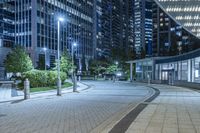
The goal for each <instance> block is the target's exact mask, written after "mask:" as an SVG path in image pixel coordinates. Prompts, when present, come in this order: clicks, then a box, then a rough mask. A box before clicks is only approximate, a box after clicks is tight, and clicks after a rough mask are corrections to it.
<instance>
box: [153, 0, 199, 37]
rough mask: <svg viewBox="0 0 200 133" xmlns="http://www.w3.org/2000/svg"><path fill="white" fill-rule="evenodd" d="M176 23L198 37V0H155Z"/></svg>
mask: <svg viewBox="0 0 200 133" xmlns="http://www.w3.org/2000/svg"><path fill="white" fill-rule="evenodd" d="M156 2H157V3H158V4H160V6H161V7H162V8H163V9H164V10H165V11H166V12H167V13H169V14H170V15H171V16H172V17H173V18H174V19H175V20H176V21H177V22H178V23H180V24H181V25H182V26H184V27H185V28H186V29H187V30H189V31H191V32H192V33H193V34H194V35H196V36H198V37H200V15H199V12H200V1H199V0H156Z"/></svg>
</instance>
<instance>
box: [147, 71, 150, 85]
mask: <svg viewBox="0 0 200 133" xmlns="http://www.w3.org/2000/svg"><path fill="white" fill-rule="evenodd" d="M147 78H148V85H150V84H151V81H150V75H149V74H148V75H147Z"/></svg>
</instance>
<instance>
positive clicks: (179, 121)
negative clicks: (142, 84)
mask: <svg viewBox="0 0 200 133" xmlns="http://www.w3.org/2000/svg"><path fill="white" fill-rule="evenodd" d="M152 86H153V87H155V88H158V89H159V90H160V92H161V94H160V95H159V96H158V97H157V98H156V99H155V100H154V101H153V102H151V103H146V104H148V106H147V107H146V108H145V109H144V110H143V111H142V112H141V113H140V114H139V115H138V117H137V118H136V120H135V121H134V122H133V123H132V124H131V126H130V127H129V129H128V130H127V131H126V133H200V93H199V92H197V91H193V90H190V89H186V88H181V87H173V86H165V85H152Z"/></svg>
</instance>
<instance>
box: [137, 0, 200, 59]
mask: <svg viewBox="0 0 200 133" xmlns="http://www.w3.org/2000/svg"><path fill="white" fill-rule="evenodd" d="M165 2H166V1H162V0H160V3H159V2H157V1H153V0H135V5H134V8H135V13H134V17H135V19H134V20H135V22H134V23H135V28H134V29H135V31H134V32H135V33H134V34H135V39H134V40H135V48H136V54H137V58H145V57H155V56H173V55H179V54H183V53H186V52H189V51H192V50H195V49H197V48H199V47H200V46H199V44H198V43H199V39H198V37H197V36H196V35H195V34H194V33H192V31H190V30H188V29H187V27H185V23H183V24H182V23H180V22H179V21H177V20H176V19H175V18H174V17H173V16H172V15H171V14H170V13H169V12H167V11H166V10H165V8H163V6H162V4H161V3H165ZM166 3H168V4H169V3H171V4H172V6H173V3H176V4H177V3H178V2H177V1H176V2H175V1H173V2H172V1H170V2H166ZM181 3H182V2H181ZM164 5H165V4H164ZM181 5H182V6H183V8H185V6H186V5H183V4H180V5H179V6H181ZM168 6H169V5H168ZM188 6H189V5H188ZM167 9H168V8H167ZM182 14H183V13H180V14H179V15H182ZM186 14H187V13H186ZM190 14H192V13H190ZM176 15H178V13H176ZM193 16H198V14H197V13H196V12H193ZM179 17H180V16H179ZM176 18H177V17H176ZM196 29H198V27H196Z"/></svg>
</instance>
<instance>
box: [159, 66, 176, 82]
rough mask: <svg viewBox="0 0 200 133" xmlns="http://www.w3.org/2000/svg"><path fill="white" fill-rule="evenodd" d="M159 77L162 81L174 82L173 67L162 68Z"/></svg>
mask: <svg viewBox="0 0 200 133" xmlns="http://www.w3.org/2000/svg"><path fill="white" fill-rule="evenodd" d="M161 79H162V83H164V84H169V85H173V84H174V69H169V70H162V75H161Z"/></svg>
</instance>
